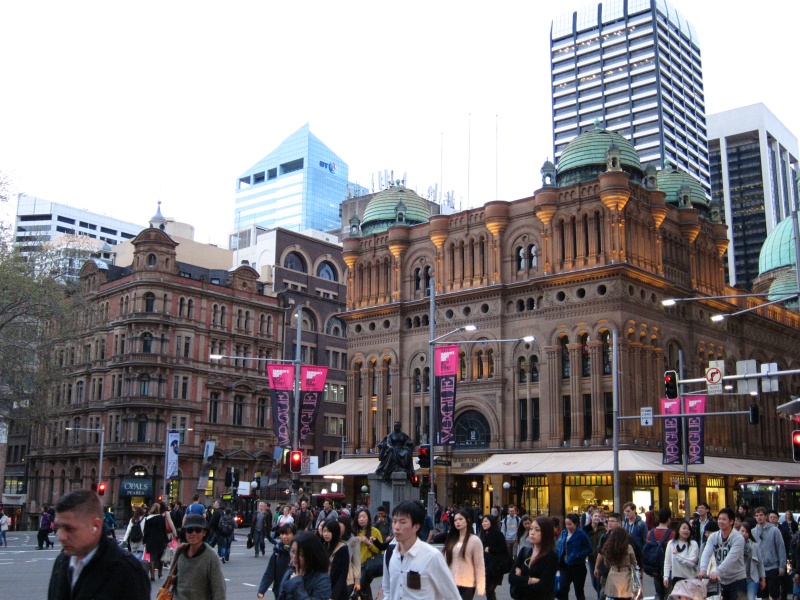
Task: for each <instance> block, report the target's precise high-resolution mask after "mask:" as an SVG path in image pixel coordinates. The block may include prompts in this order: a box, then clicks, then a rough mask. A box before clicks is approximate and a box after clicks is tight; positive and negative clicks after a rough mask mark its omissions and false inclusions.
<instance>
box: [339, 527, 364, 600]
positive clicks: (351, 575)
mask: <svg viewBox="0 0 800 600" xmlns="http://www.w3.org/2000/svg"><path fill="white" fill-rule="evenodd" d="M336 520H337V521H338V522H339V530H340V531H341V534H342V542H343V543H345V544H346V545H347V550H348V551H349V552H350V564H349V568H348V570H347V595H348V597H349V596H350V595H352V593H353V590H360V589H361V542H360V541H358V538H356V537H355V536H354V535H353V522H352V521H351V520H350V517H348V516H347V515H339V516H338V517H337V518H336Z"/></svg>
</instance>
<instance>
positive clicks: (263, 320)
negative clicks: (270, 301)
mask: <svg viewBox="0 0 800 600" xmlns="http://www.w3.org/2000/svg"><path fill="white" fill-rule="evenodd" d="M258 333H259V334H261V335H264V334H266V333H267V315H265V314H263V313H262V314H260V315H258Z"/></svg>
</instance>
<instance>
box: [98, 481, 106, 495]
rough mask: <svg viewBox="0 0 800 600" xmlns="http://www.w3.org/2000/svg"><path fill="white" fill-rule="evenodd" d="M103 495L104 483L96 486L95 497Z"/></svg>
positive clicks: (104, 490)
mask: <svg viewBox="0 0 800 600" xmlns="http://www.w3.org/2000/svg"><path fill="white" fill-rule="evenodd" d="M105 493H106V484H105V483H101V484H98V486H97V495H98V496H102V495H104V494H105Z"/></svg>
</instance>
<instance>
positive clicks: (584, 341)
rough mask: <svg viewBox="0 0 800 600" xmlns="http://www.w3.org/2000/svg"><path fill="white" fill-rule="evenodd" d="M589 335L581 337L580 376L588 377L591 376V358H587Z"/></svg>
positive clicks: (585, 334)
mask: <svg viewBox="0 0 800 600" xmlns="http://www.w3.org/2000/svg"><path fill="white" fill-rule="evenodd" d="M588 343H589V334H588V333H584V334H583V335H582V336H581V375H583V377H589V376H590V375H591V374H592V364H591V358H590V356H589V346H588Z"/></svg>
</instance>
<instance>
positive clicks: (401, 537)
mask: <svg viewBox="0 0 800 600" xmlns="http://www.w3.org/2000/svg"><path fill="white" fill-rule="evenodd" d="M424 521H425V508H424V507H423V506H422V504H420V503H419V502H412V501H406V502H401V503H400V504H398V505H397V506H396V507H395V509H394V510H393V511H392V531H393V533H394V539H395V542H396V545H395V546H394V550H393V551H392V555H391V558H390V559H389V561H388V566H385V568H384V571H383V596H384V598H387V599H388V600H401V599H402V600H460V598H461V596H460V595H459V593H458V588H457V587H456V584H455V581H454V580H453V576H452V575H451V574H450V569H449V568H448V567H447V563H446V562H445V560H444V555H443V554H442V553H441V552H440V551H439V550H437V549H436V548H434V547H433V546H430V545H428V544H426V543H425V542H423V541H422V540H420V539H418V538H417V531H418V530H419V528H420V527H422V523H423V522H424Z"/></svg>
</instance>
